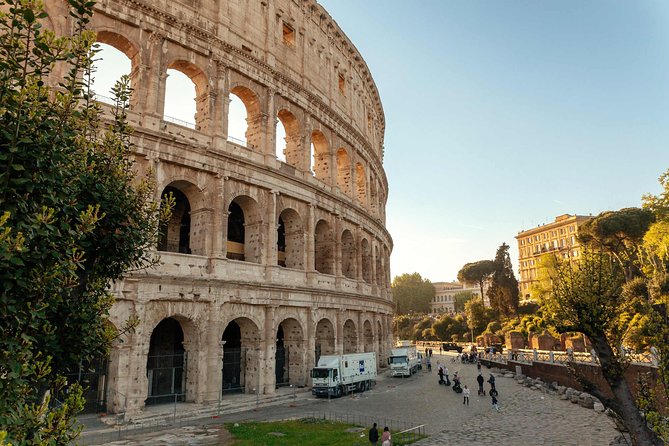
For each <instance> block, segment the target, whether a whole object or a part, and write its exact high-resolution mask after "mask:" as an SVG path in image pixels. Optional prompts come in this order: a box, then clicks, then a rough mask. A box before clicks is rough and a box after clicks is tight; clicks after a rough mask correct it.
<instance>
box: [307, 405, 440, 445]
mask: <svg viewBox="0 0 669 446" xmlns="http://www.w3.org/2000/svg"><path fill="white" fill-rule="evenodd" d="M311 418H315V419H320V420H326V421H333V422H337V423H347V424H354V425H356V426H361V427H366V428H367V429H369V428H371V427H372V425H373V424H374V423H376V424H377V427H378V428H379V433H381V431H382V430H383V428H384V427H386V426H387V427H388V429H389V430H390V433H391V434H392V438H393V446H399V445H404V444H411V443H414V442H416V441H418V440H421V439H423V438H426V437H427V428H426V425H425V424H416V423H411V422H409V421H397V420H392V419H390V418H380V417H372V416H368V415H358V414H351V413H347V414H339V413H336V412H313V413H312V414H311Z"/></svg>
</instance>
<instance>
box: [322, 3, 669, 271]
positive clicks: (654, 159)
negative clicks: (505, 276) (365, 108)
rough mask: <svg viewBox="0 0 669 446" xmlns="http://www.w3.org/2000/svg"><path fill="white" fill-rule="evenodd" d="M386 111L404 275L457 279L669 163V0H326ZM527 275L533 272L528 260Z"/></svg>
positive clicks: (648, 179) (650, 179)
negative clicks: (520, 239)
mask: <svg viewBox="0 0 669 446" xmlns="http://www.w3.org/2000/svg"><path fill="white" fill-rule="evenodd" d="M320 3H321V4H322V5H323V6H324V7H325V8H326V9H327V11H328V12H329V13H330V15H331V16H332V17H333V18H334V19H335V20H336V21H337V23H338V24H339V26H340V27H341V28H342V29H343V31H344V32H345V33H346V34H347V35H348V36H349V38H350V39H351V41H352V42H353V43H354V44H355V45H356V46H357V48H358V49H359V50H360V52H361V53H362V56H363V58H364V59H365V61H366V62H367V65H368V66H369V68H370V70H371V72H372V76H373V77H374V80H375V82H376V84H377V87H378V89H379V92H380V94H381V100H382V102H383V106H384V110H385V115H386V136H385V148H386V150H385V163H384V165H385V170H386V174H387V176H388V180H389V184H390V196H389V200H388V206H387V226H388V229H389V230H390V232H391V234H392V236H393V239H394V242H395V248H394V251H393V254H392V258H391V268H392V275H393V277H394V276H396V275H399V274H402V273H407V272H408V273H411V272H414V271H417V272H419V273H420V274H421V275H422V276H423V277H427V278H429V279H430V280H432V281H442V280H452V279H455V277H456V275H457V272H458V270H459V269H460V267H461V266H462V265H463V264H464V263H466V262H469V261H475V260H480V259H486V258H487V259H492V258H493V257H494V255H495V251H496V249H497V247H498V246H499V245H500V244H501V243H502V242H506V243H507V244H509V245H511V247H512V250H511V255H512V260H513V261H514V265H515V267H516V268H517V261H518V252H517V245H516V241H515V239H514V236H515V235H516V234H517V233H518V231H520V230H523V229H530V228H532V227H536V226H537V225H539V224H544V223H548V222H551V221H553V220H554V218H555V217H556V216H557V215H560V214H564V213H570V214H574V213H577V214H585V215H587V214H590V213H592V214H597V213H599V212H601V211H604V210H609V209H620V208H622V207H628V206H639V205H640V200H641V195H642V194H644V193H647V192H653V193H656V192H658V191H659V185H658V182H657V178H658V176H659V175H660V174H661V173H662V172H664V171H665V170H666V169H667V168H669V2H666V1H640V2H639V1H615V0H614V1H610V0H607V1H599V0H597V1H595V0H589V1H582V0H578V1H577V0H573V1H557V0H556V1H504V2H502V1H497V0H466V1H465V0H460V1H451V0H421V1H416V0H414V1H406V0H364V1H363V0H320ZM516 274H517V269H516Z"/></svg>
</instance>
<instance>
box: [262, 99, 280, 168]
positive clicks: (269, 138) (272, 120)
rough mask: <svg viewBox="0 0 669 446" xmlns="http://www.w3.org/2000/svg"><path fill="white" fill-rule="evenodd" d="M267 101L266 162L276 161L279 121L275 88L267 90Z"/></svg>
mask: <svg viewBox="0 0 669 446" xmlns="http://www.w3.org/2000/svg"><path fill="white" fill-rule="evenodd" d="M266 94H267V101H265V102H266V106H265V111H264V113H263V114H264V115H265V116H266V120H265V123H266V124H265V138H264V139H265V148H264V150H263V153H264V154H265V163H266V164H267V163H270V162H274V161H275V160H276V123H277V122H278V119H277V116H276V110H274V94H275V92H274V90H272V89H271V88H268V89H267V91H266Z"/></svg>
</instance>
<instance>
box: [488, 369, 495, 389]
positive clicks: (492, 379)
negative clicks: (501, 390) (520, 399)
mask: <svg viewBox="0 0 669 446" xmlns="http://www.w3.org/2000/svg"><path fill="white" fill-rule="evenodd" d="M488 382H489V383H490V392H491V393H492V391H493V390H495V375H493V374H492V373H491V374H490V378H488Z"/></svg>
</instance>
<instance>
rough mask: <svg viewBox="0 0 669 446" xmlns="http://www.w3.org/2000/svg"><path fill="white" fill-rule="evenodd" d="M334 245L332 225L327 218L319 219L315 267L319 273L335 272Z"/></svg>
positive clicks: (315, 242) (315, 241)
mask: <svg viewBox="0 0 669 446" xmlns="http://www.w3.org/2000/svg"><path fill="white" fill-rule="evenodd" d="M333 245H334V241H333V238H332V230H331V229H330V225H329V224H328V222H327V221H325V220H319V221H318V223H316V229H315V231H314V250H315V253H314V263H315V265H314V267H315V268H316V271H318V272H319V273H323V274H334V255H333V254H334V251H333Z"/></svg>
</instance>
